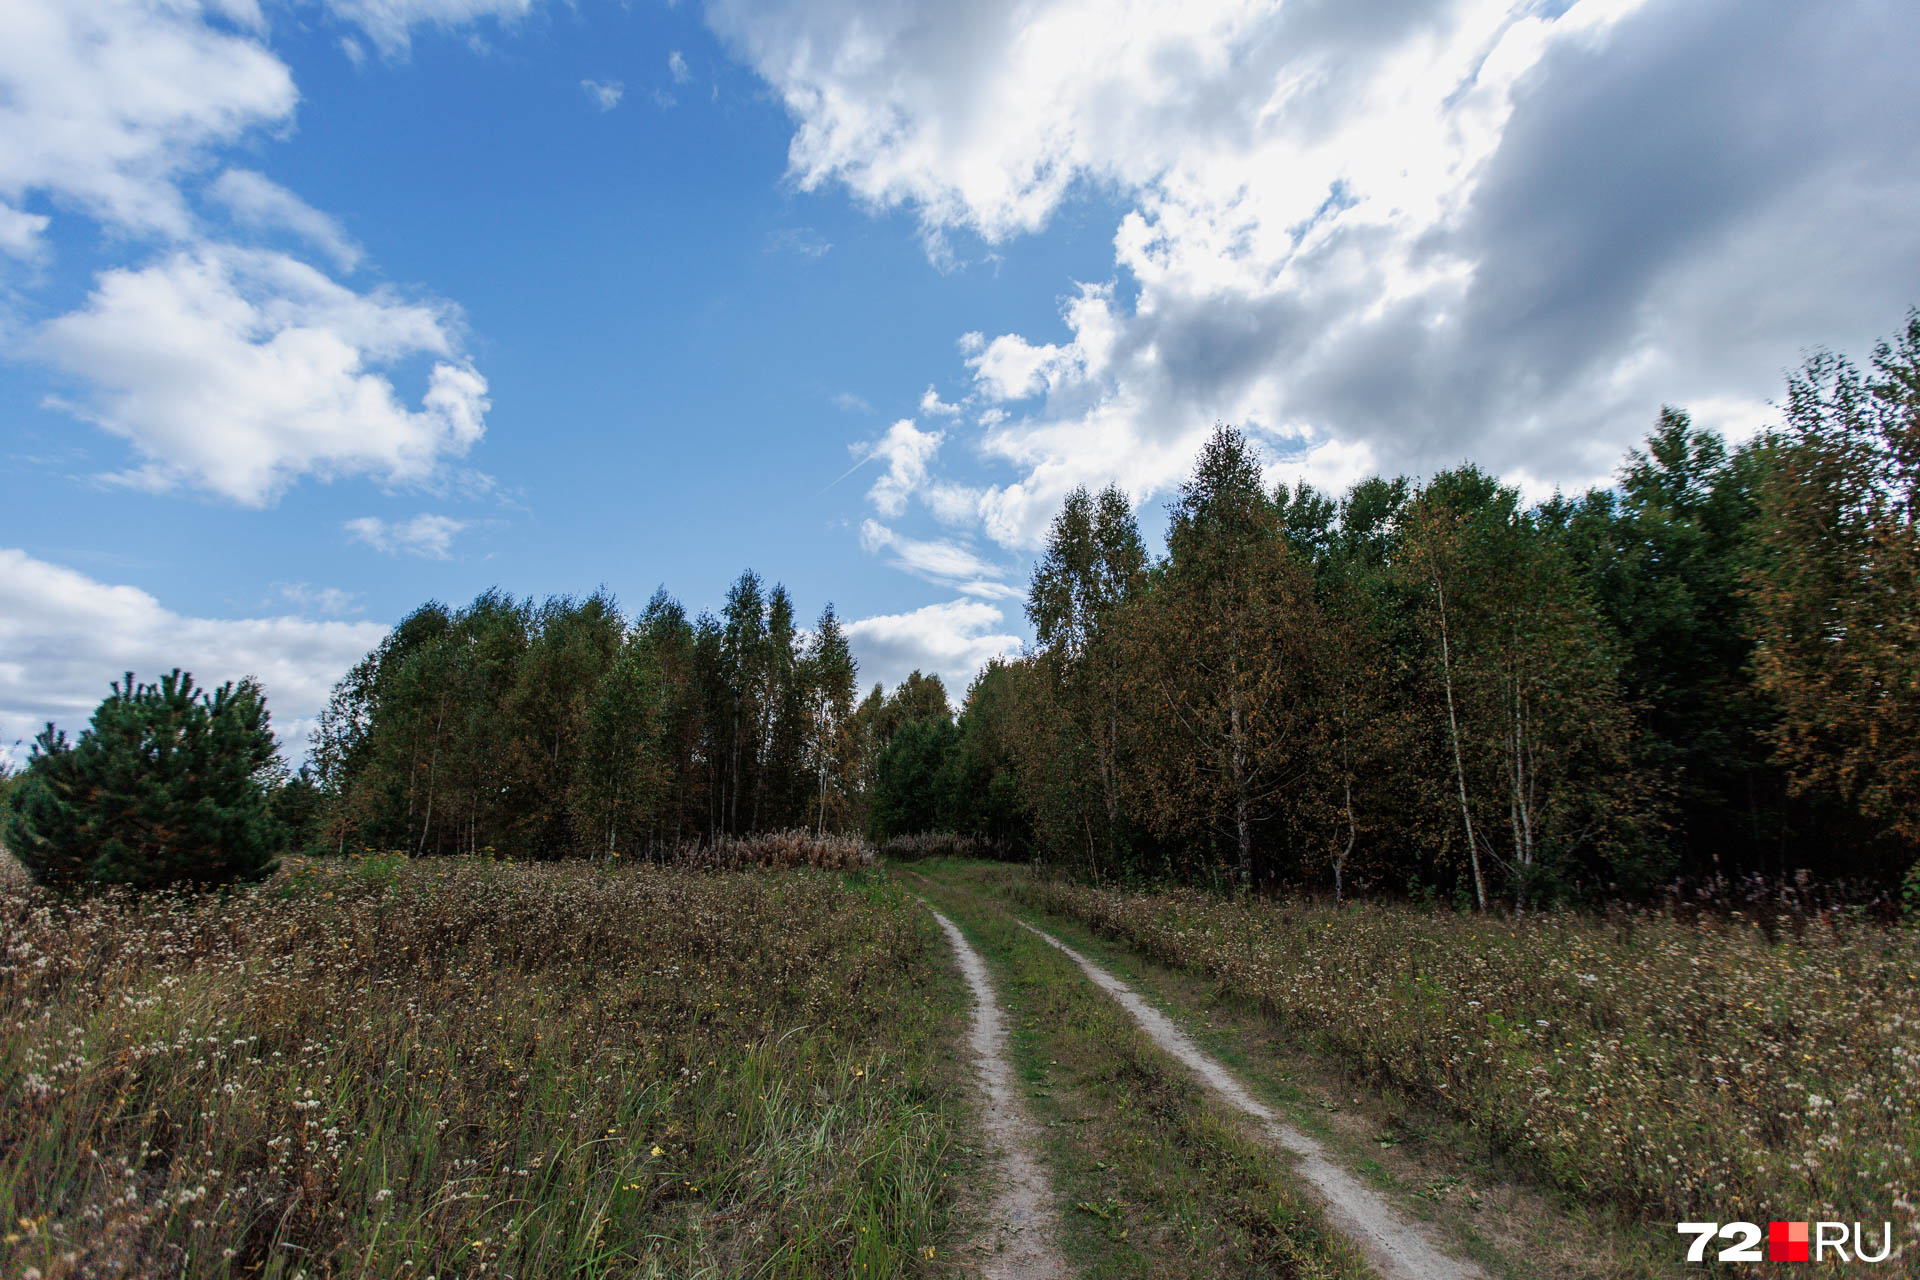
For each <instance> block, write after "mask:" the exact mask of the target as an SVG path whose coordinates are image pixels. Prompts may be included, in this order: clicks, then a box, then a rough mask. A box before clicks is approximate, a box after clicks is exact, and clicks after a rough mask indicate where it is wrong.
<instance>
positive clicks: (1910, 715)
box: [1750, 310, 1920, 862]
mask: <svg viewBox="0 0 1920 1280" xmlns="http://www.w3.org/2000/svg"><path fill="white" fill-rule="evenodd" d="M1786 410H1787V425H1786V429H1785V431H1783V432H1782V433H1781V434H1780V435H1779V436H1778V437H1777V438H1775V439H1774V440H1773V441H1772V442H1771V446H1770V449H1769V457H1768V464H1769V465H1768V469H1767V472H1766V475H1765V477H1764V479H1763V482H1762V484H1761V486H1760V493H1759V500H1760V507H1761V511H1762V520H1763V532H1762V534H1761V542H1762V552H1761V554H1760V555H1759V556H1758V557H1757V561H1756V564H1755V566H1754V569H1753V571H1752V574H1751V577H1750V581H1751V584H1752V591H1753V596H1754V602H1755V613H1756V629H1757V632H1758V638H1759V646H1758V649H1757V651H1756V654H1755V669H1756V671H1757V673H1758V677H1759V682H1760V685H1761V687H1762V688H1763V689H1765V690H1766V691H1767V692H1768V693H1769V694H1771V695H1772V696H1773V697H1774V698H1775V699H1777V700H1778V702H1779V704H1780V710H1781V714H1780V720H1779V723H1778V726H1777V727H1776V728H1774V729H1773V730H1772V732H1771V734H1770V736H1771V738H1772V741H1773V743H1774V745H1775V747H1776V749H1777V752H1778V758H1779V760H1780V762H1781V763H1782V764H1783V765H1785V766H1786V768H1787V769H1788V771H1789V773H1790V776H1791V778H1792V780H1793V783H1794V785H1795V787H1796V788H1798V789H1800V790H1802V791H1807V792H1814V793H1824V794H1828V795H1832V796H1835V797H1837V798H1839V799H1840V800H1842V801H1843V802H1844V803H1845V804H1847V805H1848V806H1850V807H1852V808H1854V809H1855V810H1857V812H1859V813H1860V814H1861V815H1862V816H1863V817H1865V818H1866V819H1867V820H1869V821H1870V822H1872V823H1873V824H1875V826H1876V828H1877V829H1878V831H1879V832H1880V833H1883V834H1884V835H1886V836H1888V837H1891V838H1892V839H1893V840H1895V841H1897V842H1898V843H1899V844H1900V845H1901V846H1903V847H1904V852H1905V853H1906V854H1907V855H1911V853H1912V851H1913V850H1914V849H1916V848H1920V699H1916V698H1915V697H1914V690H1915V689H1916V688H1920V589H1917V586H1920V310H1915V311H1914V312H1912V313H1910V314H1909V316H1908V319H1907V325H1906V329H1905V331H1904V332H1903V333H1901V334H1900V336H1899V338H1898V340H1897V341H1895V342H1891V343H1888V342H1882V343H1880V344H1879V345H1878V346H1877V347H1876V348H1875V349H1874V353H1873V359H1872V362H1871V366H1870V368H1869V369H1868V370H1867V371H1862V370H1860V369H1859V368H1857V367H1856V366H1854V365H1853V364H1852V363H1851V362H1849V361H1848V360H1846V359H1845V358H1843V357H1840V356H1836V355H1832V354H1829V353H1821V354H1818V355H1815V356H1813V357H1812V358H1811V359H1810V360H1808V362H1807V364H1806V366H1805V368H1804V369H1803V370H1802V371H1801V372H1800V373H1799V374H1798V375H1797V376H1795V377H1794V378H1793V379H1792V380H1791V381H1790V382H1789V384H1788V394H1787V405H1786ZM1905 860H1906V859H1905V857H1902V858H1901V859H1900V861H1903V862H1904V861H1905Z"/></svg>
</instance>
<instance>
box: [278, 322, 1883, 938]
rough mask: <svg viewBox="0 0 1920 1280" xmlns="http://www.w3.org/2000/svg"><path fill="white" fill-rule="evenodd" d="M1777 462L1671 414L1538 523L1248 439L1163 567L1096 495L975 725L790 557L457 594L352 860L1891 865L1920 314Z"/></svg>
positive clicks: (385, 707)
mask: <svg viewBox="0 0 1920 1280" xmlns="http://www.w3.org/2000/svg"><path fill="white" fill-rule="evenodd" d="M1782 407H1783V409H1784V416H1785V422H1784V423H1783V424H1782V425H1781V426H1779V427H1778V428H1776V429H1774V430H1772V431H1770V432H1768V433H1766V434H1763V435H1761V436H1760V437H1758V438H1756V439H1753V440H1751V441H1748V442H1746V443H1744V444H1742V445H1740V446H1739V447H1738V448H1729V447H1728V446H1727V444H1726V443H1725V442H1724V441H1723V440H1722V439H1721V438H1720V437H1718V436H1717V435H1715V434H1714V433H1712V432H1709V431H1704V430H1700V429H1698V428H1696V427H1694V426H1693V424H1692V423H1691V421H1690V420H1689V419H1688V416H1687V415H1686V414H1685V413H1684V412H1682V411H1680V410H1677V409H1671V408H1670V409H1667V410H1664V411H1663V412H1662V414H1661V416H1660V418H1659V420H1658V422H1657V423H1656V424H1655V427H1654V430H1653V432H1652V434H1651V435H1650V437H1649V438H1648V439H1647V441H1646V444H1645V447H1644V448H1643V449H1640V450H1636V451H1634V452H1633V453H1631V454H1630V455H1629V457H1628V458H1627V460H1626V462H1625V464H1624V465H1623V466H1622V468H1621V470H1620V472H1619V474H1618V478H1617V483H1616V484H1614V485H1612V486H1610V487H1606V488H1599V489H1594V490H1592V491H1589V492H1587V493H1584V494H1580V495H1577V496H1566V495H1561V494H1555V495H1554V496H1553V497H1551V498H1550V499H1548V500H1547V501H1544V502H1540V503H1535V504H1531V505H1530V504H1528V503H1526V502H1525V501H1523V500H1522V498H1521V495H1520V494H1519V492H1518V491H1517V490H1516V489H1515V488H1514V487H1512V486H1510V485H1506V484H1503V483H1501V482H1500V481H1499V480H1498V479H1497V478H1496V477H1494V476H1492V475H1490V474H1488V473H1486V472H1485V471H1483V470H1481V469H1479V468H1477V467H1475V466H1472V465H1465V466H1461V467H1458V468H1455V469H1452V470H1448V471H1444V472H1441V473H1440V474H1438V475H1435V476H1432V477H1430V478H1428V479H1426V480H1425V481H1424V482H1421V483H1415V482H1413V481H1411V480H1409V479H1406V478H1385V477H1374V478H1370V479H1367V480H1364V481H1362V482H1360V483H1359V484H1356V485H1354V486H1353V487H1352V488H1351V489H1349V490H1348V491H1347V492H1346V493H1345V494H1342V495H1333V494H1327V493H1322V492H1319V491H1317V490H1315V489H1313V488H1312V487H1310V486H1307V485H1304V484H1297V485H1293V486H1281V487H1278V488H1271V487H1269V486H1268V485H1267V484H1266V483H1265V481H1264V480H1263V469H1262V465H1261V462H1260V460H1259V458H1258V457H1257V455H1256V453H1255V451H1254V449H1253V447H1252V445H1251V443H1250V442H1249V440H1248V438H1247V437H1246V436H1245V435H1243V434H1242V433H1241V432H1239V431H1237V430H1235V429H1234V428H1232V427H1226V426H1222V427H1220V428H1218V429H1217V430H1216V431H1215V432H1214V434H1213V436H1212V438H1211V439H1210V440H1209V441H1208V442H1207V444H1206V445H1205V447H1204V448H1203V450H1202V451H1201V454H1200V456H1199V458H1198V459H1197V461H1196V463H1195V466H1194V470H1193V472H1192V474H1191V475H1190V476H1189V477H1188V479H1187V480H1186V482H1185V483H1184V484H1183V485H1182V487H1181V489H1180V492H1179V495H1178V497H1177V499H1176V500H1175V501H1174V502H1173V504H1172V507H1171V510H1170V512H1169V520H1168V527H1167V536H1166V547H1165V551H1164V553H1162V554H1158V555H1155V554H1153V553H1151V552H1149V550H1148V549H1147V547H1146V546H1145V544H1144V542H1143V539H1142V537H1141V534H1140V530H1139V525H1138V521H1137V518H1136V514H1135V512H1134V510H1133V508H1132V506H1131V504H1130V503H1129V502H1128V500H1127V498H1126V497H1125V495H1124V494H1122V493H1121V492H1119V491H1118V490H1117V489H1113V488H1108V489H1105V490H1103V491H1101V492H1098V493H1093V492H1089V491H1087V490H1084V489H1082V490H1076V491H1075V492H1073V493H1072V494H1070V495H1069V496H1068V498H1067V499H1066V501H1065V503H1064V505H1063V507H1062V509H1061V510H1060V512H1059V513H1058V515H1057V516H1056V517H1055V519H1054V521H1053V524H1052V527H1051V529H1050V532H1049V536H1048V539H1047V543H1046V547H1045V551H1044V554H1043V555H1042V557H1041V559H1040V561H1039V564H1038V566H1037V568H1036V570H1035V572H1034V575H1033V578H1032V581H1031V584H1030V586H1029V590H1028V596H1027V616H1028V619H1029V621H1030V622H1031V624H1032V627H1033V634H1034V642H1033V644H1032V645H1031V646H1030V647H1029V648H1028V649H1027V650H1026V651H1025V652H1024V653H1023V654H1022V655H1021V656H1020V657H1019V658H1017V659H1014V660H1011V661H1005V662H996V663H994V664H992V665H990V666H989V667H988V668H987V669H986V670H985V671H984V672H982V673H981V674H980V675H979V677H978V678H977V679H976V680H975V681H974V682H973V684H972V686H971V687H970V688H969V689H968V690H967V691H966V695H965V698H964V704H963V707H962V708H961V710H960V713H959V715H958V716H957V717H955V716H954V715H953V713H952V711H951V709H950V708H949V705H948V698H947V692H946V690H945V689H944V688H943V687H941V685H940V683H939V681H938V679H937V677H931V676H925V675H922V674H920V673H918V672H916V673H914V675H913V676H911V677H910V678H909V679H908V680H907V681H905V682H903V683H902V684H901V685H900V686H899V687H898V688H896V689H895V690H893V691H892V692H891V693H887V692H885V691H883V690H881V689H880V688H879V687H877V686H876V687H875V688H874V689H873V690H872V692H871V693H869V694H868V696H867V697H866V698H865V699H864V700H862V701H860V702H859V703H858V704H857V705H856V703H855V696H856V693H855V691H856V669H855V664H854V662H853V659H852V656H851V654H850V653H849V652H848V649H847V645H846V641H845V638H844V635H843V634H842V631H841V629H840V625H839V623H838V620H837V619H836V618H835V616H834V614H833V611H832V609H831V607H829V608H828V609H827V610H826V611H825V612H823V613H822V614H821V615H820V617H819V619H818V620H817V621H816V623H815V624H814V626H813V627H812V628H811V630H809V631H806V632H805V633H802V632H801V631H800V630H799V629H798V628H797V627H796V625H795V620H794V619H795V614H794V606H793V603H792V601H791V600H790V598H789V597H788V596H787V593H786V592H785V591H784V590H783V589H782V588H780V587H778V586H775V587H772V588H771V589H768V588H767V587H766V586H765V585H764V584H763V583H762V582H761V580H760V579H759V578H758V577H757V576H756V575H754V574H753V573H751V572H748V573H746V574H744V575H742V577H741V578H740V579H739V580H738V581H737V582H736V583H735V584H734V585H733V587H732V588H731V590H730V591H729V592H728V594H727V597H726V603H725V606H724V608H723V609H722V610H721V612H720V614H719V615H717V616H715V615H711V614H701V615H699V616H698V617H692V618H690V617H689V616H688V615H687V613H686V610H685V609H684V608H683V607H682V606H681V605H679V604H678V603H676V602H675V601H673V600H672V599H671V598H669V597H667V596H666V595H665V594H660V595H656V597H655V598H654V599H653V601H651V602H650V603H649V604H648V606H647V608H646V609H645V610H644V611H643V612H642V613H641V614H640V616H639V617H638V618H635V619H633V620H631V621H628V620H627V619H625V618H623V616H622V615H621V613H620V611H619V610H618V609H617V608H616V607H615V605H614V603H613V602H612V601H611V600H610V599H608V598H607V597H605V596H604V595H596V596H593V597H590V598H588V599H586V600H571V599H555V600H550V601H547V602H546V603H544V604H540V605H535V604H534V603H533V602H531V601H515V600H513V599H510V598H508V597H506V596H502V595H500V594H498V593H488V594H486V595H483V596H481V597H480V598H479V599H478V600H476V601H474V602H473V604H471V605H469V606H467V607H466V608H463V609H459V610H451V609H448V608H446V607H444V606H441V605H438V604H430V605H428V606H425V607H424V608H422V609H420V610H418V611H416V612H415V613H414V614H412V615H411V616H409V617H408V618H407V619H406V620H405V621H403V622H402V623H401V624H400V626H398V627H397V628H395V630H394V631H393V633H392V634H391V635H390V636H389V637H388V639H387V640H386V641H385V642H384V643H383V644H382V645H381V647H380V648H379V649H378V650H377V651H376V652H374V653H373V654H371V655H369V656H368V658H367V659H366V661H364V662H363V663H361V664H360V665H359V666H358V667H356V668H355V669H354V671H353V672H352V673H350V674H349V676H348V677H347V679H346V680H345V681H343V682H342V683H341V685H340V686H339V688H338V689H337V690H336V692H335V695H334V698H333V702H332V704H331V705H330V706H329V708H328V710H327V712H326V714H325V716H324V717H323V719H322V721H321V727H320V730H319V732H318V733H317V734H316V736H315V740H314V752H313V766H314V781H315V784H316V785H317V788H318V790H319V793H320V794H321V795H322V796H323V797H324V799H325V803H324V805H323V806H322V808H323V811H324V812H325V813H326V814H327V815H328V816H327V821H328V823H329V827H328V831H329V837H328V838H330V839H333V840H335V841H336V842H338V843H340V844H342V845H344V844H349V843H353V844H365V845H369V846H380V847H397V848H404V849H407V850H409V851H412V852H416V853H457V852H468V853H471V852H478V851H482V850H485V849H488V848H491V849H493V850H496V851H500V852H511V853H515V854H521V855H529V856H557V855H560V854H563V853H586V854H593V855H612V854H619V855H623V856H645V855H646V854H647V853H648V852H649V851H659V850H664V849H669V848H673V847H676V846H677V845H679V844H681V843H683V842H685V841H688V840H708V839H714V838H717V837H719V836H721V835H728V834H733V835H737V834H742V833H747V832H752V831H756V830H764V829H770V828H777V827H795V826H803V827H808V828H811V829H815V830H820V831H827V830H833V831H864V832H865V833H866V834H868V835H870V836H871V837H873V838H875V839H878V840H886V839H889V838H892V837H897V836H901V835H907V834H913V833H919V832H925V831H948V832H953V833H956V834H963V835H966V836H969V837H972V838H974V839H976V840H978V841H981V842H984V843H985V844H987V845H988V846H990V847H993V848H997V849H1000V850H1002V851H1005V852H1007V853H1008V854H1010V855H1014V856H1022V857H1033V858H1038V859H1041V860H1044V861H1047V862H1051V863H1054V864H1057V865H1060V866H1063V867H1067V868H1071V869H1072V870H1074V871H1076V872H1078V873H1080V874H1084V875H1087V876H1090V877H1094V878H1097V879H1108V878H1114V877H1139V876H1151V877H1160V878H1176V879H1188V880H1214V881H1217V882H1221V883H1229V884H1237V885H1239V886H1242V887H1252V886H1264V885H1274V884H1315V885H1321V886H1324V887H1326V888H1330V889H1332V890H1333V891H1334V892H1335V893H1338V894H1344V893H1347V892H1353V891H1381V890H1384V891H1391V892H1409V891H1410V892H1415V893H1430V894H1439V895H1444V896H1453V897H1457V898H1459V899H1461V900H1463V901H1466V902H1470V903H1473V904H1476V905H1480V906H1486V905H1489V904H1490V903H1492V902H1494V901H1495V900H1502V901H1515V902H1521V903H1525V902H1531V901H1545V900H1552V899H1558V898H1564V897H1567V896H1569V895H1577V896H1584V897H1594V896H1608V895H1639V894H1644V893H1646V892H1648V891H1649V890H1650V889H1652V888H1653V887H1654V886H1655V885H1658V884H1661V883H1664V882H1666V881H1669V880H1670V879H1672V878H1673V877H1675V876H1688V877H1712V876H1719V877H1733V876H1738V875H1744V874H1751V873H1759V874H1764V875H1768V876H1774V877H1779V876H1785V875H1788V874H1790V873H1792V872H1795V871H1797V870H1800V869H1808V870H1811V871H1813V872H1815V873H1817V874H1820V875H1822V876H1827V877H1834V876H1864V877H1878V878H1880V879H1883V880H1884V879H1887V878H1889V877H1892V878H1897V877H1898V874H1899V873H1900V872H1901V871H1903V870H1904V869H1905V868H1906V866H1907V865H1908V864H1909V863H1911V862H1912V860H1913V855H1914V852H1915V848H1916V845H1917V844H1920V817H1916V815H1917V814H1920V758H1917V757H1920V748H1916V746H1915V745H1914V744H1915V743H1916V742H1920V734H1916V733H1915V732H1914V730H1915V728H1916V725H1915V719H1916V716H1915V708H1916V694H1915V689H1916V687H1920V686H1917V685H1916V677H1917V676H1920V661H1917V660H1916V657H1915V655H1916V654H1917V653H1920V646H1916V645H1915V643H1914V641H1915V640H1916V639H1920V636H1916V634H1915V631H1916V627H1920V608H1917V607H1916V587H1915V582H1916V579H1915V574H1916V571H1917V570H1920V550H1916V546H1917V543H1916V533H1915V518H1916V514H1917V513H1920V500H1917V499H1916V492H1917V490H1916V485H1917V483H1920V427H1917V426H1916V418H1917V416H1920V313H1916V314H1915V315H1914V316H1913V317H1910V319H1909V323H1908V325H1907V327H1906V330H1905V331H1904V333H1903V334H1901V336H1900V337H1899V338H1898V340H1897V341H1895V342H1892V343H1882V344H1881V345H1880V346H1879V347H1878V348H1877V349H1876V350H1875V352H1874V354H1873V357H1872V359H1871V361H1870V363H1869V365H1868V367H1867V368H1865V369H1861V368H1859V367H1856V366H1855V365H1853V364H1851V363H1850V362H1848V361H1847V360H1845V359H1843V358H1841V357H1837V356H1833V355H1826V354H1822V355H1819V356H1816V357H1814V358H1813V359H1811V360H1810V361H1809V362H1808V363H1807V364H1806V366H1805V367H1804V368H1803V369H1802V370H1800V371H1799V372H1798V373H1797V374H1795V375H1794V376H1793V377H1792V378H1791V379H1790V382H1789V387H1788V395H1787V399H1786V402H1785V404H1784V405H1783V406H1782Z"/></svg>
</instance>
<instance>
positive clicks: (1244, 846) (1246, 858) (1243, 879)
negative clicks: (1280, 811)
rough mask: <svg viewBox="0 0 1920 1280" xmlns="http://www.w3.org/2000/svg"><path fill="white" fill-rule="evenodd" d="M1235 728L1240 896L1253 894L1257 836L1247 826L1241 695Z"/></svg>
mask: <svg viewBox="0 0 1920 1280" xmlns="http://www.w3.org/2000/svg"><path fill="white" fill-rule="evenodd" d="M1229 718H1230V723H1231V728H1232V735H1233V740H1232V758H1233V823H1234V837H1235V840H1236V842H1237V844H1238V851H1239V855H1240V892H1241V893H1243V894H1244V893H1250V892H1252V890H1253V834H1252V832H1251V831H1250V830H1249V829H1248V826H1247V744H1246V740H1245V735H1244V734H1243V733H1242V731H1241V723H1240V691H1239V690H1238V689H1237V688H1236V689H1235V690H1234V691H1233V698H1232V705H1231V709H1230V711H1229Z"/></svg>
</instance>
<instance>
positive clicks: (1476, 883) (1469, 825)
mask: <svg viewBox="0 0 1920 1280" xmlns="http://www.w3.org/2000/svg"><path fill="white" fill-rule="evenodd" d="M1433 589H1434V592H1435V594H1436V595H1438V597H1439V600H1440V677H1441V684H1442V685H1443V686H1444V688H1445V689H1446V694H1447V735H1448V737H1449V738H1450V739H1451V740H1452V743H1453V780H1454V784H1455V785H1456V786H1457V787H1458V788H1459V791H1460V821H1461V822H1462V824H1464V825H1465V827H1466V829H1467V856H1468V857H1469V858H1470V859H1471V860H1472V863H1473V897H1474V902H1475V903H1476V904H1477V905H1478V906H1479V908H1480V910H1481V911H1485V910H1486V909H1487V882H1486V879H1485V877H1483V876H1482V875H1481V873H1480V845H1479V842H1478V840H1477V839H1476V837H1475V835H1474V830H1473V811H1472V809H1470V808H1469V807H1468V805H1467V768H1466V764H1465V763H1464V762H1463V761H1462V759H1461V756H1460V718H1459V715H1458V714H1457V713H1456V712H1455V710H1454V706H1453V646H1452V642H1451V640H1450V638H1449V636H1448V632H1447V588H1446V584H1445V583H1444V582H1442V581H1441V579H1440V575H1439V574H1437V573H1436V574H1434V576H1433Z"/></svg>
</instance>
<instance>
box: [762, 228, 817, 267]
mask: <svg viewBox="0 0 1920 1280" xmlns="http://www.w3.org/2000/svg"><path fill="white" fill-rule="evenodd" d="M832 249H833V242H832V241H831V240H828V239H827V238H826V237H824V236H822V235H821V234H820V233H819V232H817V231H815V230H814V229H813V228H812V227H782V228H781V229H780V230H778V231H773V232H770V233H768V235H767V252H769V253H791V254H795V255H797V256H799V257H802V258H805V259H806V260H807V261H808V262H818V261H820V259H822V258H824V257H826V256H827V254H828V253H829V252H831V251H832Z"/></svg>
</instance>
